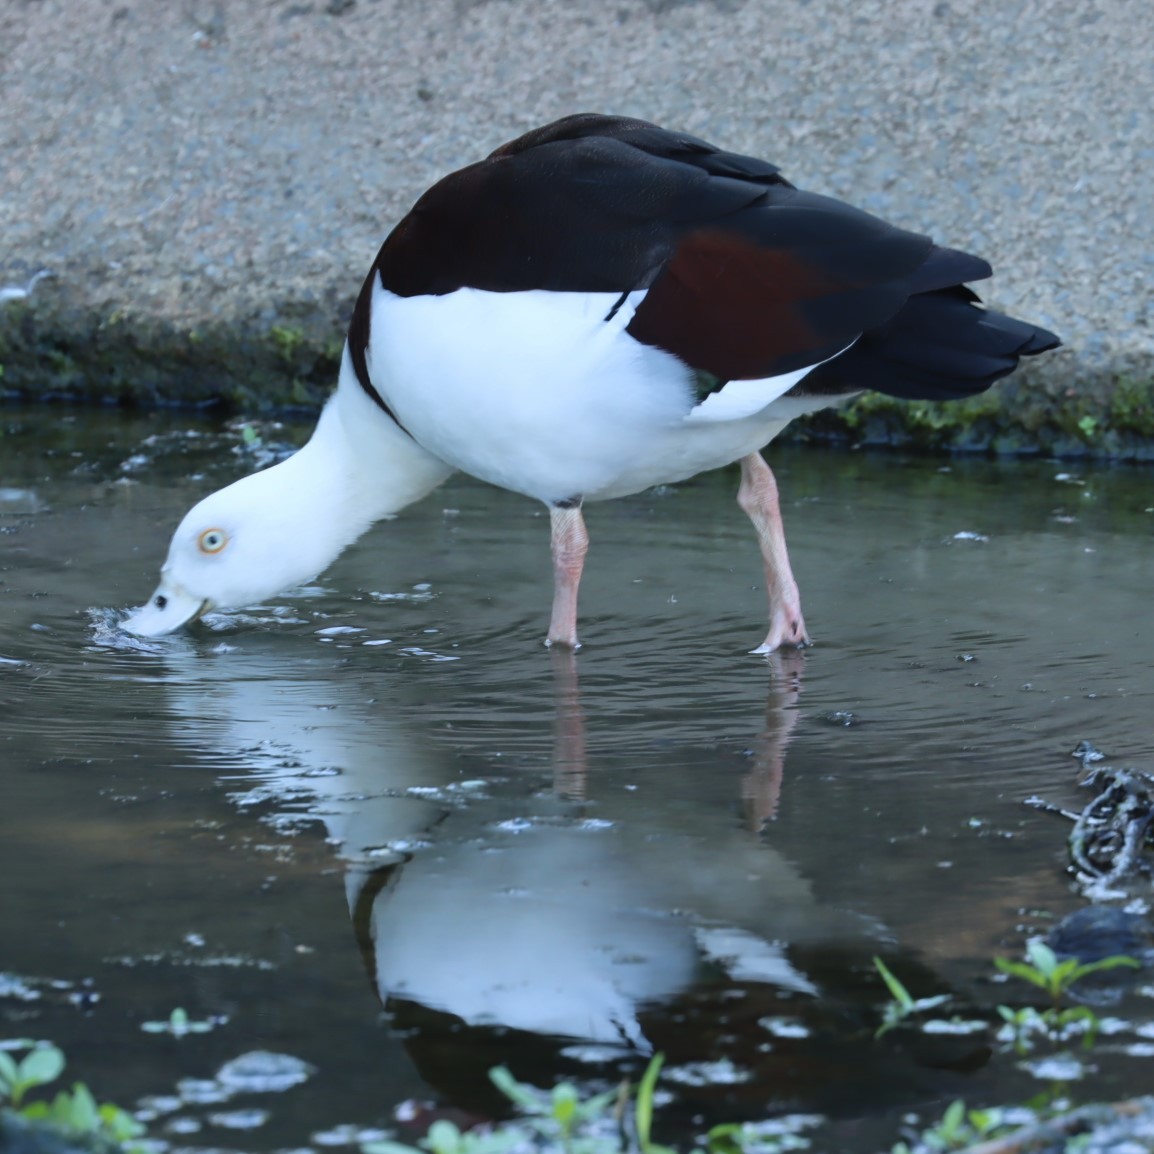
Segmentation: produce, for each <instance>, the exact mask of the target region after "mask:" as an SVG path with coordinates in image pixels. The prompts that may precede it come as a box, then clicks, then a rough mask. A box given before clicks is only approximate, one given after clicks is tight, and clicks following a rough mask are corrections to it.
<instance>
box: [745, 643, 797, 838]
mask: <svg viewBox="0 0 1154 1154" xmlns="http://www.w3.org/2000/svg"><path fill="white" fill-rule="evenodd" d="M769 669H770V675H771V677H772V679H773V680H772V681H771V683H770V688H769V697H768V699H767V700H766V703H765V729H764V731H763V732H762V733H761V735H760V736H759V737H758V739H757V743H756V745H755V746H754V759H753V766H752V767H751V768H750V771H749V772H748V773H747V774H746V775H745V777H744V778H743V779H742V782H741V799H742V801H743V802H744V803H745V811H746V815H747V820H748V822H749V828H750V829H751V830H752V831H753V832H754V833H759V832H760V831H761V830H762V829H763V827H764V826H765V824H766V823H767V822H770V821H772V820H773V819H774V818H775V817H777V807H778V804H779V802H780V801H781V787H782V783H783V781H784V779H785V751H786V749H787V747H788V746H789V740H790V736H791V735H792V734H793V730H794V726H796V725H797V719H798V716H799V714H798V712H797V703H798V699H799V698H800V697H801V679H802V673H803V672H804V670H805V657H804V656H803V655H802V654H801V653H799V652H798V651H796V650H793V651H791V652H789V653H775V654H773V655H772V656H771V657H770V659H769Z"/></svg>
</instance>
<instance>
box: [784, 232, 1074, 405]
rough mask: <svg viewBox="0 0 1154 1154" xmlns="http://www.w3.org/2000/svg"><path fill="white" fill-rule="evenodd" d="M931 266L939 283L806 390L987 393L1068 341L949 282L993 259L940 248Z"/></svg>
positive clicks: (923, 395) (930, 396)
mask: <svg viewBox="0 0 1154 1154" xmlns="http://www.w3.org/2000/svg"><path fill="white" fill-rule="evenodd" d="M938 254H942V256H941V257H939V255H938ZM970 262H972V263H970ZM926 264H927V265H934V266H935V267H934V268H933V269H932V270H930V271H929V273H928V274H927V275H926V277H925V281H926V282H928V283H931V284H932V283H933V282H934V281H938V285H939V287H936V288H933V289H931V290H930V291H925V290H923V291H921V292H918V293H916V294H915V295H914V296H912V297H910V299H909V300H908V301H907V302H906V304H905V305H904V307H903V308H901V309H900V310H899V311H898V313H897V314H896V315H895V316H893V317H892V318H891V319H890V320H889V321H887V322H886V323H885V324H883V325H879V326H878V327H877V328H875V329H871V330H870V331H868V332H866V333H864V334H863V335H862V336H861V338H860V339H859V340H858V341H857V342H856V343H855V344H854V345H853V347H852V348H849V349H847V350H846V351H845V352H844V353H842V354H841V355H840V356H838V357H834V358H833V360H831V361H827V362H826V363H825V364H824V365H821V366H819V367H818V368H816V369H815V370H814V371H813V372H812V373H810V374H809V375H808V376H807V377H806V378H805V380H804V381H803V382H802V384H801V386H800V387H799V389H798V391H799V392H804V393H807V394H814V395H823V396H832V395H836V394H844V393H852V392H856V391H858V390H861V389H872V390H873V391H874V392H878V393H885V394H886V395H888V396H891V397H901V398H903V399H905V400H940V401H950V400H959V399H960V398H962V397H970V396H973V395H975V394H976V393H982V392H985V390H986V389H988V388H989V387H990V386H991V385H992V384H993V383H994V382H995V381H997V380H999V379H1001V378H1002V377H1005V376H1008V375H1009V374H1010V373H1012V372H1013V371H1014V370H1015V369H1016V368H1017V367H1018V362H1019V360H1021V358H1022V357H1032V356H1035V355H1036V354H1038V353H1044V352H1046V351H1047V350H1049V349H1053V348H1057V347H1058V345H1060V344H1061V343H1062V342H1061V341H1060V340H1059V338H1058V337H1056V336H1055V335H1054V334H1053V333H1051V332H1047V331H1046V330H1045V329H1043V328H1038V327H1037V326H1036V325H1031V324H1028V323H1027V322H1026V321H1020V320H1016V319H1015V318H1014V317H1008V316H1006V315H1005V314H1003V313H998V312H993V311H991V310H989V309H985V308H982V307H981V306H980V304H979V303H977V302H978V298H977V296H975V294H974V293H973V292H971V291H970V289H968V288H966V287H965V285H961V284H957V283H954V284H949V285H942V284H941V278H942V277H944V278H945V279H947V280H948V279H949V277H950V274H951V273H953V274H954V275H955V278H956V274H957V273H958V272H961V273H962V275H965V276H966V277H967V278H974V277H975V276H978V275H988V270H989V266H988V265H986V263H985V261H981V260H980V259H979V258H977V257H969V256H968V255H967V254H966V253H956V252H954V251H953V250H950V249H937V250H935V252H934V254H932V256H931V259H930V260H928V261H927V262H926ZM976 266H984V267H985V268H986V270H987V271H986V273H985V274H981V273H978V272H977V271H976ZM923 267H924V266H923Z"/></svg>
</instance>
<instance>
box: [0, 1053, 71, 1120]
mask: <svg viewBox="0 0 1154 1154" xmlns="http://www.w3.org/2000/svg"><path fill="white" fill-rule="evenodd" d="M14 1045H15V1047H16V1048H17V1049H25V1048H29V1053H28V1054H26V1055H25V1056H24V1057H23V1058H22V1059H21V1060H20V1061H17V1060H16V1059H15V1058H13V1057H12V1055H11V1053H9V1052H8V1051H6V1050H0V1102H3V1101H4V1099H7V1100H8V1101H9V1103H11V1105H12V1107H13V1109H18V1108H19V1106H20V1103H21V1102H22V1101H23V1100H24V1095H25V1094H27V1093H28V1091H29V1090H34V1089H35V1088H36V1087H37V1086H43V1085H46V1084H47V1083H48V1082H55V1081H56V1079H57V1078H59V1077H60V1075H61V1073H62V1072H63V1070H64V1055H63V1054H62V1053H61V1052H60V1051H59V1050H58V1049H57V1048H56V1047H55V1046H44V1045H39V1044H37V1043H36V1042H33V1041H31V1040H28V1039H21V1040H20V1041H19V1042H17V1043H15V1044H14Z"/></svg>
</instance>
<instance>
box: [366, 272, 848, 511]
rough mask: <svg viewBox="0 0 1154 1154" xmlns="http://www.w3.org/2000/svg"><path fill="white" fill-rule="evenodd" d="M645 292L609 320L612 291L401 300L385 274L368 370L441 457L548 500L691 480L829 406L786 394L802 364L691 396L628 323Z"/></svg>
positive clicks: (472, 292) (668, 358) (679, 371)
mask: <svg viewBox="0 0 1154 1154" xmlns="http://www.w3.org/2000/svg"><path fill="white" fill-rule="evenodd" d="M644 297H645V294H644V292H636V293H633V294H631V295H630V297H629V299H628V300H627V301H626V302H625V303H624V304H623V306H622V307H621V308H620V309H619V310H618V311H617V313H616V314H615V315H614V316H613V318H612V319H611V320H609V321H606V319H605V318H606V317H607V316H608V314H609V312H610V311H611V310H612V309H613V307H614V305H615V304H616V302H617V300H618V296H617V295H615V294H613V293H558V292H546V291H542V290H533V291H530V292H519V293H495V292H483V291H481V290H478V289H459V290H457V291H456V292H453V293H448V294H446V295H444V296H439V297H398V296H396V295H395V294H393V293H391V292H389V291H388V290H386V289H383V288H381V287H380V285H379V284H378V285H377V287H376V290H375V291H374V295H373V310H372V327H371V343H370V348H369V353H368V364H369V371H370V375H371V376H372V379H373V383H374V385H375V386H376V388H377V389H378V390H379V391H380V393H381V394H382V396H383V397H384V398H385V399H386V401H387V402H388V404H389V406H390V408H392V410H393V411H394V412H395V413H396V414H397V417H398V419H399V420H400V421H401V423H402V424H403V425H404V427H405V428H406V429H407V430H408V431H409V432H410V433H411V434H412V435H413V436H414V437H415V438H416V440H417V441H418V442H420V444H421V445H423V446H424V447H425V448H426V449H428V450H429V451H430V452H431V453H433V454H435V455H436V456H437V457H439V458H441V459H442V460H444V461H447V462H449V463H450V464H451V465H453V466H454V467H455V468H458V469H461V470H463V471H464V472H467V473H471V474H472V475H473V476H475V477H480V478H481V479H482V480H485V481H489V482H491V483H492V484H495V485H500V486H502V487H503V488H506V489H511V490H513V491H514V492H519V493H524V494H526V495H527V496H531V497H536V498H538V499H539V500H542V501H546V502H551V501H556V500H560V499H564V498H568V497H574V496H584V497H585V498H586V499H588V500H598V499H603V498H608V497H617V496H622V495H624V494H627V493H634V492H638V491H640V490H642V489H646V488H648V487H650V486H651V485H655V484H661V483H666V482H673V481H679V480H683V479H685V478H686V477H690V476H693V475H694V474H695V473H699V472H702V471H704V470H706V469H714V468H717V467H718V466H720V465H725V464H728V463H729V462H731V461H734V460H737V459H738V458H739V457H742V456H744V455H746V454H747V453H750V452H753V451H754V450H756V449H759V448H761V447H762V446H764V445H765V444H767V443H768V442H769V441H771V440H772V439H773V437H774V436H776V435H777V433H779V432H780V431H781V430H782V429H783V428H784V427H785V425H786V424H787V423H788V422H789V420H791V419H792V418H793V417H794V416H797V415H798V414H799V413H800V412H805V411H809V410H811V409H813V408H820V407H822V406H823V405H825V404H827V403H829V402H828V401H827V400H825V399H822V400H820V401H819V402H818V403H817V404H816V405H815V404H814V401H813V400H812V399H808V400H806V401H805V402H801V403H799V402H793V401H790V400H788V399H787V400H785V401H784V402H783V401H781V399H780V398H781V397H782V394H783V393H785V392H786V391H787V390H788V389H790V388H791V387H792V386H793V385H794V384H795V383H796V382H797V381H799V380H801V378H802V377H804V375H805V373H806V372H808V370H799V371H798V372H796V373H788V374H783V375H782V376H780V377H775V378H768V379H765V380H761V381H744V382H734V383H732V384H730V385H727V386H726V387H725V389H724V390H722V391H721V393H719V394H717V395H715V396H714V397H711V398H709V399H708V400H707V401H706V402H705V403H703V404H702V405H695V398H694V393H693V374H692V372H691V371H690V369H689V368H688V367H687V366H686V365H685V364H683V363H682V362H681V361H680V360H679V359H678V358H677V357H675V356H673V355H672V354H671V353H667V352H665V351H664V350H662V349H657V348H653V347H652V346H649V345H643V344H640V343H639V342H638V341H636V340H634V339H633V338H632V337H631V336H629V334H628V333H626V332H625V328H626V326H627V325H628V324H629V321H630V320H631V319H632V317H633V314H634V312H635V310H636V308H637V306H638V305H639V304H640V302H641V301H642V300H643V299H644ZM731 390H732V391H731ZM783 404H784V405H785V410H784V411H783V410H781V409H779V407H778V406H779V405H783Z"/></svg>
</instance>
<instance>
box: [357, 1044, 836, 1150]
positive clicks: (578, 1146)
mask: <svg viewBox="0 0 1154 1154" xmlns="http://www.w3.org/2000/svg"><path fill="white" fill-rule="evenodd" d="M664 1060H665V1058H664V1055H662V1054H656V1055H654V1057H653V1058H652V1059H650V1062H649V1064H648V1066H647V1067H646V1068H645V1072H644V1073H643V1074H642V1075H641V1078H640V1080H639V1081H638V1084H637V1089H636V1092H635V1093H633V1094H631V1092H630V1085H629V1082H628V1081H625V1082H622V1083H621V1085H620V1086H618V1087H616V1088H615V1089H612V1090H607V1091H604V1092H602V1093H600V1094H594V1095H592V1096H591V1097H588V1098H582V1097H581V1094H580V1091H579V1090H578V1089H577V1087H576V1086H574V1085H573V1084H572V1083H570V1082H561V1083H559V1084H558V1085H556V1086H554V1087H553V1089H552V1090H539V1089H537V1087H535V1086H530V1085H527V1084H526V1083H524V1082H518V1081H517V1079H516V1078H514V1077H513V1075H512V1074H510V1073H509V1071H508V1070H507V1069H505V1067H503V1066H498V1067H496V1068H495V1069H493V1070H490V1071H489V1077H490V1078H491V1079H492V1081H493V1084H494V1085H495V1086H496V1087H497V1088H498V1089H499V1090H500V1091H501V1093H503V1094H504V1095H505V1097H506V1098H508V1099H509V1101H510V1102H512V1103H513V1105H514V1106H516V1107H517V1110H518V1113H519V1117H517V1118H515V1119H513V1120H512V1121H508V1122H497V1123H495V1124H494V1125H492V1126H491V1127H478V1128H476V1129H472V1130H461V1129H460V1128H459V1127H457V1126H455V1125H454V1124H453V1123H452V1122H449V1121H446V1120H444V1119H440V1120H438V1121H436V1122H434V1123H433V1124H432V1126H430V1127H429V1132H428V1133H427V1134H426V1135H425V1137H424V1138H421V1139H420V1140H419V1144H418V1145H417V1146H409V1145H406V1144H405V1143H402V1142H393V1141H374V1142H365V1143H363V1144H362V1146H361V1150H362V1151H363V1154H513V1152H514V1151H517V1152H518V1154H521V1152H523V1151H527V1150H535V1151H542V1152H553V1151H558V1152H560V1154H621V1151H623V1150H627V1149H628V1150H631V1151H639V1152H640V1154H674V1151H673V1149H672V1148H671V1147H669V1146H662V1145H661V1144H659V1143H657V1142H654V1141H653V1117H654V1110H655V1106H656V1095H657V1079H658V1076H659V1075H660V1073H661V1066H662V1063H663V1062H664ZM818 1121H819V1119H818V1118H816V1117H808V1116H807V1117H797V1118H786V1119H775V1120H774V1121H772V1122H764V1123H757V1122H748V1123H722V1124H720V1125H717V1126H714V1127H713V1128H712V1129H711V1130H710V1131H709V1132H708V1133H707V1134H705V1135H704V1136H703V1138H702V1142H701V1145H697V1146H694V1147H693V1149H692V1151H691V1154H783V1152H785V1151H790V1150H798V1149H801V1148H803V1147H805V1146H808V1145H809V1143H808V1141H807V1139H805V1138H802V1137H801V1136H800V1135H799V1134H798V1133H797V1130H798V1129H799V1128H801V1127H803V1126H812V1125H815V1124H816V1123H817V1122H818Z"/></svg>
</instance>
